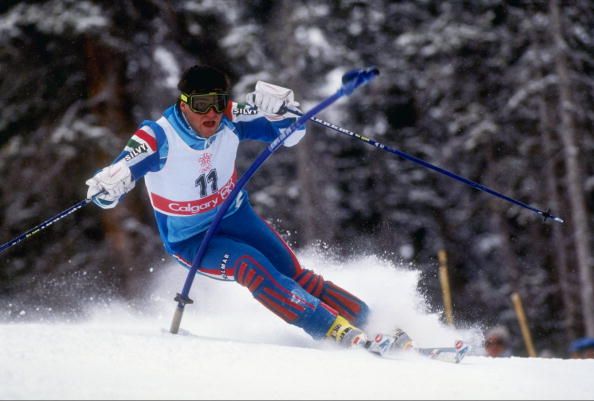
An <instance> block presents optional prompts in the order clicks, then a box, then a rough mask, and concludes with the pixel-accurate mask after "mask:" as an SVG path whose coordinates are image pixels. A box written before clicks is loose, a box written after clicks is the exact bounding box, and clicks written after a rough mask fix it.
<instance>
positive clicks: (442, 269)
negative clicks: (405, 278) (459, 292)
mask: <svg viewBox="0 0 594 401" xmlns="http://www.w3.org/2000/svg"><path fill="white" fill-rule="evenodd" d="M437 255H438V257H439V283H440V284H441V292H442V294H443V306H444V310H445V316H446V321H447V323H448V324H449V325H450V326H453V325H454V314H453V308H452V293H451V290H450V280H449V278H448V260H447V254H446V251H445V250H443V249H442V250H440V251H439V252H438V254H437Z"/></svg>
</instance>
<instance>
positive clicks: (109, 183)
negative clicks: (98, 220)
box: [86, 160, 136, 209]
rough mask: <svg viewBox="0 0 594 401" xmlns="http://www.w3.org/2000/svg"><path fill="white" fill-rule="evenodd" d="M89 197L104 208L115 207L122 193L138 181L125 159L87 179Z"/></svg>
mask: <svg viewBox="0 0 594 401" xmlns="http://www.w3.org/2000/svg"><path fill="white" fill-rule="evenodd" d="M86 184H87V185H88V186H89V190H88V191H87V198H89V199H91V198H92V199H93V202H94V203H95V204H96V205H98V206H100V207H102V208H103V209H111V208H114V207H115V206H116V205H117V204H118V201H119V200H120V198H121V197H122V195H124V194H126V193H127V192H129V191H131V190H132V189H133V188H134V186H135V185H136V183H135V182H134V181H132V172H131V171H130V168H129V167H128V165H127V164H126V162H125V160H120V161H119V162H117V163H115V164H112V165H111V166H108V167H105V168H104V169H103V170H101V171H99V172H98V173H97V174H95V176H94V177H93V178H90V179H88V180H87V182H86Z"/></svg>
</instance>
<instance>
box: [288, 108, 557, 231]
mask: <svg viewBox="0 0 594 401" xmlns="http://www.w3.org/2000/svg"><path fill="white" fill-rule="evenodd" d="M287 111H289V112H290V113H293V114H295V115H298V116H301V115H303V113H301V112H300V111H298V110H292V109H287ZM310 120H311V121H313V122H314V123H316V124H319V125H322V126H324V127H327V128H330V129H332V130H334V131H336V132H339V133H341V134H344V135H348V136H350V137H353V138H356V139H359V140H360V141H363V142H365V143H367V144H368V145H371V146H375V147H376V148H379V149H381V150H385V151H386V152H390V153H394V154H395V155H398V156H400V157H402V158H404V159H406V160H409V161H412V162H414V163H417V164H420V165H421V166H423V167H425V168H428V169H430V170H434V171H437V172H438V173H441V174H444V175H446V176H448V177H450V178H453V179H455V180H457V181H460V182H462V183H464V184H466V185H469V186H471V187H473V188H475V189H478V190H480V191H483V192H486V193H488V194H490V195H493V196H495V197H497V198H500V199H503V200H505V201H507V202H509V203H512V204H514V205H517V206H520V207H523V208H524V209H528V210H530V211H532V212H534V213H537V214H539V215H540V216H542V217H543V218H544V221H547V220H548V219H552V220H553V221H556V222H557V223H564V220H563V219H561V218H559V217H557V216H554V215H552V214H551V211H550V210H547V211H543V210H540V209H538V208H536V207H534V206H530V205H528V204H526V203H524V202H521V201H519V200H516V199H513V198H510V197H509V196H506V195H503V194H501V193H499V192H497V191H495V190H493V189H491V188H489V187H487V186H485V185H482V184H479V183H477V182H474V181H472V180H469V179H468V178H464V177H462V176H459V175H458V174H455V173H452V172H451V171H448V170H446V169H444V168H441V167H438V166H436V165H434V164H431V163H429V162H426V161H425V160H422V159H419V158H418V157H414V156H411V155H409V154H407V153H404V152H402V151H400V150H397V149H393V148H391V147H389V146H386V145H384V144H381V143H379V142H377V141H374V140H373V139H371V138H368V137H366V136H363V135H359V134H357V133H355V132H353V131H350V130H348V129H345V128H342V127H339V126H337V125H335V124H332V123H329V122H327V121H324V120H320V119H319V118H317V117H315V116H314V117H311V118H310Z"/></svg>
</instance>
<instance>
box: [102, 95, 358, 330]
mask: <svg viewBox="0 0 594 401" xmlns="http://www.w3.org/2000/svg"><path fill="white" fill-rule="evenodd" d="M294 121H295V119H294V118H288V117H287V118H284V117H283V118H274V119H272V118H269V117H267V116H263V115H259V114H256V113H254V110H253V109H250V107H249V106H247V105H238V104H237V103H231V102H230V103H229V108H228V110H227V111H226V112H225V115H224V116H223V118H222V120H221V123H220V125H219V127H218V129H217V132H216V133H215V135H214V136H212V137H210V138H208V139H205V138H201V137H200V136H199V135H197V134H196V132H195V131H194V130H193V129H192V127H191V126H190V125H189V124H188V122H187V120H186V119H185V117H184V116H183V113H182V112H181V110H180V108H179V106H178V105H173V106H171V107H169V108H168V109H167V110H166V111H165V112H164V113H163V116H162V117H161V118H160V119H158V120H156V121H144V122H143V123H142V124H141V125H140V127H139V128H138V130H137V131H136V132H135V133H134V135H133V136H132V138H131V139H130V141H129V142H128V144H127V146H126V148H125V149H124V151H123V152H122V153H121V154H120V155H119V156H118V157H117V158H116V160H115V161H114V163H115V162H118V161H121V160H125V161H126V164H127V165H128V166H129V167H130V170H131V171H132V177H133V179H134V180H135V181H136V180H139V179H140V178H143V177H144V179H145V184H146V186H147V189H148V192H149V196H150V200H151V204H152V206H153V209H154V214H155V218H156V222H157V226H158V228H159V233H160V236H161V239H162V241H163V244H164V246H165V249H166V250H167V252H168V253H170V254H171V255H173V256H174V257H175V258H176V259H177V260H178V261H179V262H180V263H181V264H182V265H183V266H185V267H186V268H190V267H191V263H192V261H193V260H194V256H195V255H196V253H197V252H198V249H199V247H200V244H201V241H202V240H203V237H204V235H205V234H206V230H207V229H208V227H209V225H210V223H211V222H212V220H213V219H214V216H215V215H216V213H217V212H218V209H219V207H220V205H221V203H222V202H223V201H224V199H225V198H226V197H227V196H228V195H229V193H230V192H231V190H232V189H233V188H234V186H235V182H236V178H237V173H236V171H235V158H236V152H237V147H238V144H239V143H240V142H241V141H243V140H257V141H262V142H266V143H270V142H272V141H273V140H274V139H275V138H277V137H278V136H279V135H280V133H281V132H282V130H284V129H287V128H288V127H289V126H290V125H291V124H292V123H293V122H294ZM304 134H305V128H303V129H302V130H298V131H296V132H295V133H293V134H292V135H291V136H290V137H289V138H288V139H287V141H286V142H285V145H286V146H293V145H295V144H296V143H297V142H299V140H300V139H301V138H302V137H303V135H304ZM198 272H199V273H201V274H203V275H206V276H209V277H211V278H215V279H219V280H228V281H236V282H238V283H239V284H240V285H242V286H244V287H246V288H248V289H249V291H250V292H251V293H252V295H253V296H254V298H256V299H257V300H258V301H259V302H260V303H261V304H263V305H264V306H265V307H267V308H268V309H269V310H271V311H272V312H273V313H275V314H276V315H278V316H280V317H281V318H282V319H284V320H285V321H286V322H288V323H290V324H293V325H295V326H298V327H301V328H303V329H304V330H305V331H306V332H307V333H309V334H310V335H311V336H312V337H313V338H315V339H320V338H323V337H324V336H326V334H327V333H328V331H329V329H330V328H331V326H332V324H333V323H334V321H335V320H336V316H337V315H338V314H339V315H341V316H342V317H344V318H346V319H347V320H349V321H350V322H351V323H352V324H354V325H356V326H359V327H361V326H362V325H364V324H365V322H366V320H367V317H368V313H369V308H368V306H367V305H366V304H365V303H364V302H363V301H361V300H360V299H358V298H357V297H355V296H353V295H352V294H350V293H349V292H347V291H345V290H344V289H342V288H340V287H339V286H337V285H335V284H333V283H332V282H330V281H327V280H324V278H322V276H320V275H318V274H316V273H314V272H313V271H311V270H308V269H305V268H303V267H302V266H301V265H300V263H299V261H298V260H297V257H296V256H295V254H294V253H293V251H292V250H291V248H290V247H289V246H288V245H287V244H286V243H285V241H283V239H282V238H281V237H280V235H279V234H278V233H277V232H276V231H275V230H274V229H273V228H272V227H271V226H270V225H268V224H267V223H266V222H265V221H264V220H263V219H262V218H260V217H259V216H258V215H257V214H256V213H255V212H254V210H253V209H252V206H251V205H250V203H249V199H248V196H247V192H246V191H245V190H243V191H242V192H241V193H240V195H239V196H238V197H237V199H236V200H235V201H234V203H233V204H232V206H231V207H230V208H229V210H228V211H227V213H226V215H225V217H224V218H223V220H222V222H221V224H220V227H219V229H218V230H217V232H216V234H215V235H214V237H213V238H212V240H211V242H210V243H209V246H208V249H207V251H206V254H205V256H204V258H203V260H202V262H201V265H200V267H199V268H198Z"/></svg>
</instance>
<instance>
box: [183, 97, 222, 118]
mask: <svg viewBox="0 0 594 401" xmlns="http://www.w3.org/2000/svg"><path fill="white" fill-rule="evenodd" d="M179 98H180V100H181V101H182V102H184V103H185V104H187V105H188V106H190V110H192V111H193V112H194V113H199V114H206V113H208V111H209V110H210V109H211V108H214V109H215V111H216V112H217V113H222V112H223V111H225V109H226V108H227V103H228V102H229V95H228V94H227V93H219V92H210V93H205V94H199V95H188V94H187V93H183V92H182V93H181V95H179Z"/></svg>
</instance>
